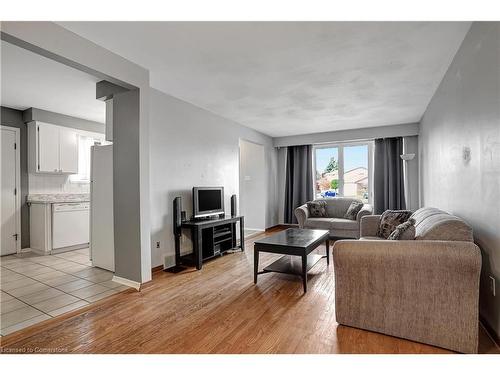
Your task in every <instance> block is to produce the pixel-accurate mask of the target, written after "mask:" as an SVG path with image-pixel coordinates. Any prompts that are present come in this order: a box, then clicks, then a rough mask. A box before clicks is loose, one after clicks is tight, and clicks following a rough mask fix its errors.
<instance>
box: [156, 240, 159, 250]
mask: <svg viewBox="0 0 500 375" xmlns="http://www.w3.org/2000/svg"><path fill="white" fill-rule="evenodd" d="M156 248H157V249H159V248H160V241H156Z"/></svg>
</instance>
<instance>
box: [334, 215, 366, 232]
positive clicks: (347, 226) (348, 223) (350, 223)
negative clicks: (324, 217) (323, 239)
mask: <svg viewBox="0 0 500 375" xmlns="http://www.w3.org/2000/svg"><path fill="white" fill-rule="evenodd" d="M332 228H333V229H342V230H358V228H359V224H358V222H357V221H356V220H349V219H341V218H338V217H335V218H333V219H332Z"/></svg>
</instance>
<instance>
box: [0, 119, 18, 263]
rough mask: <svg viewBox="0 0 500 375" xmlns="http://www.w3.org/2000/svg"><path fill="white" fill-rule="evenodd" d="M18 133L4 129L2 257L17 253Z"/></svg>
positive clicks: (2, 133)
mask: <svg viewBox="0 0 500 375" xmlns="http://www.w3.org/2000/svg"><path fill="white" fill-rule="evenodd" d="M15 143H16V133H15V132H14V131H11V130H6V129H2V132H1V144H2V163H1V165H2V181H1V186H2V208H1V211H2V218H1V220H2V229H1V233H2V239H1V246H2V247H1V255H7V254H14V253H16V252H17V241H16V233H17V206H16V200H17V199H16V195H15V193H14V191H15V189H16V187H17V186H16V174H17V168H19V166H18V165H17V163H16V150H15V149H14V144H15Z"/></svg>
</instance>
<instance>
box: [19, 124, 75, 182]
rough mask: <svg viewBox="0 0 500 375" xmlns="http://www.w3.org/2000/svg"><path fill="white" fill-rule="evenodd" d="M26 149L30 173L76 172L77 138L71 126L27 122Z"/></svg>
mask: <svg viewBox="0 0 500 375" xmlns="http://www.w3.org/2000/svg"><path fill="white" fill-rule="evenodd" d="M28 151H29V152H28V153H29V155H28V157H29V169H30V172H31V173H59V174H62V173H65V174H75V173H78V138H77V132H76V131H75V130H73V129H71V128H67V127H64V126H57V125H53V124H47V123H43V122H39V121H32V122H30V123H28Z"/></svg>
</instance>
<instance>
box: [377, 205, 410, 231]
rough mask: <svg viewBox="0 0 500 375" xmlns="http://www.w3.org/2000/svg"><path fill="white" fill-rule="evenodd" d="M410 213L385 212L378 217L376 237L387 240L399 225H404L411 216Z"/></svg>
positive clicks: (401, 211) (398, 211)
mask: <svg viewBox="0 0 500 375" xmlns="http://www.w3.org/2000/svg"><path fill="white" fill-rule="evenodd" d="M411 214H412V212H411V211H407V210H386V211H384V213H383V214H382V216H381V217H380V224H379V227H378V232H377V236H378V237H383V238H388V237H389V235H390V234H391V233H392V232H393V231H394V229H396V227H397V226H398V225H399V224H402V223H404V222H405V221H406V220H408V219H409V218H410V216H411Z"/></svg>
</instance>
